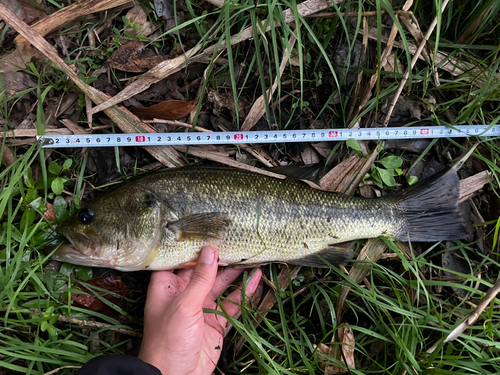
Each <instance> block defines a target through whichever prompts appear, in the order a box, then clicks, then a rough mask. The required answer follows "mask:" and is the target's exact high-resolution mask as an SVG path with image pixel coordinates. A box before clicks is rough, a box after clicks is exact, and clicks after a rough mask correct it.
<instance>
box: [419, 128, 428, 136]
mask: <svg viewBox="0 0 500 375" xmlns="http://www.w3.org/2000/svg"><path fill="white" fill-rule="evenodd" d="M420 134H422V135H426V134H429V129H421V130H420Z"/></svg>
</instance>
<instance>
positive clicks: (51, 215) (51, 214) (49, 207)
mask: <svg viewBox="0 0 500 375" xmlns="http://www.w3.org/2000/svg"><path fill="white" fill-rule="evenodd" d="M43 216H45V218H46V219H47V220H48V221H54V220H55V219H56V214H55V213H54V206H52V204H50V203H49V202H47V211H45V212H44V213H43Z"/></svg>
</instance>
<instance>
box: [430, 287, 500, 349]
mask: <svg viewBox="0 0 500 375" xmlns="http://www.w3.org/2000/svg"><path fill="white" fill-rule="evenodd" d="M498 292H500V279H498V280H497V282H496V283H495V285H493V287H492V288H491V289H490V290H489V292H488V293H487V294H486V295H485V296H484V298H483V299H482V301H481V302H480V303H479V304H478V305H477V307H476V308H475V309H474V310H473V311H472V312H471V314H470V315H469V316H468V317H467V318H466V319H465V320H464V321H463V322H462V323H460V324H459V325H458V326H457V327H456V328H455V329H454V330H453V331H451V332H450V334H449V335H448V336H446V338H444V339H441V340H439V341H437V342H436V343H435V344H434V345H432V346H431V347H430V348H429V349H428V350H427V353H432V352H434V350H436V348H437V347H438V346H439V345H440V344H441V343H442V342H445V343H446V342H448V341H453V340H456V339H457V338H458V337H459V336H460V335H461V334H462V333H463V332H464V331H465V330H466V329H467V328H468V327H469V326H471V325H472V324H474V323H475V322H476V320H478V319H479V317H480V316H481V314H482V313H483V311H484V310H485V309H486V308H487V307H488V306H489V305H490V303H491V301H493V300H494V299H495V298H496V296H497V294H498Z"/></svg>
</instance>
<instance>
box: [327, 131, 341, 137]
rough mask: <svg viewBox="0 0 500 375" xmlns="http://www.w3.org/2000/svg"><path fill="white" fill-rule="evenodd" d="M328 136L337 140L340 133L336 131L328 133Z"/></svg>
mask: <svg viewBox="0 0 500 375" xmlns="http://www.w3.org/2000/svg"><path fill="white" fill-rule="evenodd" d="M328 136H329V137H330V138H336V137H338V136H339V132H337V131H334V132H329V133H328Z"/></svg>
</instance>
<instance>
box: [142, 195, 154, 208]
mask: <svg viewBox="0 0 500 375" xmlns="http://www.w3.org/2000/svg"><path fill="white" fill-rule="evenodd" d="M144 203H145V204H146V207H153V206H155V205H156V197H155V196H154V195H153V194H151V193H146V196H145V199H144Z"/></svg>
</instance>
